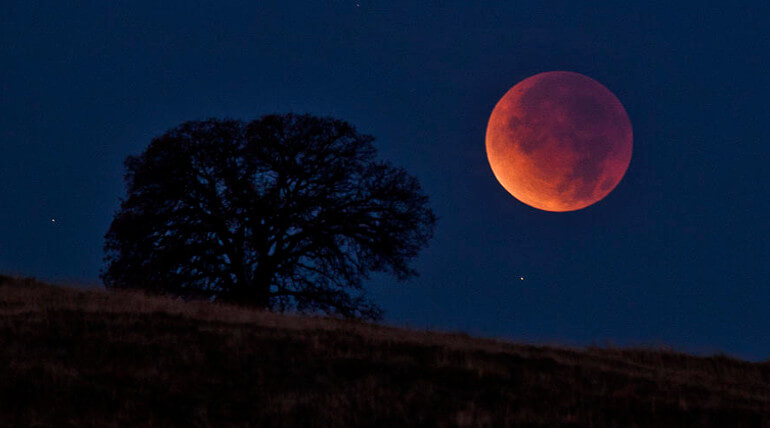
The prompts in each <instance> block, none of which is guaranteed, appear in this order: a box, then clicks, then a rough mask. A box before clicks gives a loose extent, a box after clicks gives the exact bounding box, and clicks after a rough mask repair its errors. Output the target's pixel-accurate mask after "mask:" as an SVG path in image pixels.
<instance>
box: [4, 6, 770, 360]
mask: <svg viewBox="0 0 770 428" xmlns="http://www.w3.org/2000/svg"><path fill="white" fill-rule="evenodd" d="M255 3H258V4H255ZM268 3H269V4H268ZM519 3H522V2H508V1H505V2H503V1H500V2H468V1H461V2H452V1H440V2H412V1H408V2H406V1H405V2H394V1H374V0H361V1H360V2H356V1H343V0H316V1H292V2H286V1H275V2H254V1H238V2H234V1H231V2H226V1H221V0H218V1H195V2H190V1H184V2H176V1H166V2H149V1H132V2H124V1H82V2H64V1H58V0H57V1H30V0H26V1H15V0H11V1H10V2H4V4H3V11H2V13H1V14H0V63H1V64H2V67H0V82H2V89H1V90H0V201H2V202H0V203H2V205H1V206H0V208H1V209H0V271H2V272H5V273H16V274H23V275H30V276H37V277H39V278H45V279H49V280H55V281H60V282H75V283H78V284H81V285H83V286H98V284H99V279H98V275H99V270H100V268H101V267H102V255H103V254H102V245H103V242H104V241H103V235H104V233H105V232H106V230H107V227H108V226H109V224H110V221H111V220H112V215H113V213H114V212H115V210H116V209H117V207H118V203H119V198H120V197H122V196H123V195H124V187H123V181H122V177H123V173H124V169H123V165H122V163H123V160H124V159H125V158H126V156H128V155H135V154H138V153H140V152H141V151H142V150H143V149H144V148H145V147H146V146H147V145H148V144H149V142H150V140H151V138H152V137H153V136H157V135H160V134H161V133H163V132H164V131H166V130H167V129H169V128H172V127H174V126H175V125H177V124H179V123H181V122H184V121H186V120H192V119H204V118H209V117H230V118H237V119H244V120H248V119H253V118H256V117H258V116H261V115H263V114H268V113H284V112H296V113H311V114H316V115H322V116H333V117H337V118H340V119H344V120H347V121H349V122H351V123H352V124H353V125H355V126H356V127H357V129H358V130H359V131H360V132H363V133H367V134H371V135H374V136H375V137H376V138H377V141H376V144H377V147H378V148H379V150H380V156H381V157H382V158H384V159H387V160H390V161H392V162H393V163H394V164H396V165H400V166H403V167H405V168H406V169H407V170H408V171H409V172H411V173H412V174H413V175H415V176H417V177H418V178H419V180H420V181H421V182H422V184H423V188H424V190H425V192H426V193H427V194H428V195H429V196H430V198H431V205H432V206H433V208H434V210H435V212H436V214H437V215H438V216H439V217H440V219H439V222H438V224H437V227H436V235H435V238H434V239H433V241H432V242H431V244H430V246H429V247H428V248H427V249H426V250H424V251H423V252H422V253H421V255H420V257H419V259H418V260H416V262H415V266H416V268H417V269H418V270H419V272H420V273H421V276H420V277H419V278H416V279H413V280H410V281H408V282H406V283H398V282H397V281H395V279H393V278H390V277H385V276H377V277H375V278H374V279H373V280H372V281H371V282H370V283H369V289H370V291H371V294H372V296H373V298H374V300H375V302H378V303H379V304H380V305H381V306H382V307H383V308H384V309H385V310H386V316H385V321H386V322H388V323H391V324H395V325H405V326H411V327H418V328H424V327H428V328H432V329H439V330H452V331H455V330H459V331H466V332H468V333H470V334H474V335H483V336H489V337H498V338H506V339H511V340H519V341H528V342H535V343H563V344H570V345H589V344H597V345H609V344H615V345H670V346H672V347H674V348H675V349H678V350H683V351H689V352H697V353H706V354H710V353H715V352H719V351H723V352H725V353H727V354H730V355H737V356H740V357H743V358H748V359H755V360H760V359H761V360H764V359H767V358H770V279H769V278H770V244H769V243H768V239H770V233H769V232H770V230H769V229H768V218H770V203H769V202H768V196H770V191H769V190H770V189H768V183H770V177H769V175H770V174H768V168H767V165H768V161H770V159H769V158H770V156H769V155H770V148H768V147H769V146H768V141H769V140H770V139H769V138H768V137H770V125H769V123H770V111H769V110H768V105H769V103H768V98H769V97H770V78H769V77H768V65H769V64H770V61H769V60H770V36H768V30H767V26H766V25H767V24H766V19H767V16H768V15H769V12H770V10H768V9H770V8H769V7H768V6H767V5H768V3H767V2H764V1H762V2H760V1H756V2H754V4H753V5H752V4H751V3H745V4H743V5H740V6H739V5H737V4H735V3H718V6H719V7H718V8H717V7H715V8H709V6H707V5H705V4H703V3H701V2H698V3H695V2H692V3H688V2H656V3H659V6H655V7H654V6H651V5H650V3H652V2H640V3H643V5H640V6H636V7H633V6H629V5H627V4H626V2H613V5H610V3H611V2H602V3H603V6H601V7H599V6H586V4H584V2H568V1H562V2H525V4H519ZM615 3H616V4H615ZM551 70H569V71H574V72H578V73H582V74H585V75H587V76H590V77H591V78H593V79H596V80H597V81H599V82H601V83H602V84H603V85H605V86H606V87H607V88H609V89H610V90H611V91H612V92H613V93H614V94H615V95H616V96H617V97H618V99H619V100H620V101H621V102H622V103H623V105H624V106H625V109H626V111H627V113H628V116H629V117H630V119H631V123H632V125H633V130H634V152H633V157H632V160H631V164H630V167H629V169H628V171H627V173H626V175H625V177H624V178H623V180H622V181H621V182H620V184H619V185H618V187H617V188H616V189H615V190H614V191H613V192H612V193H610V195H609V196H608V197H607V198H605V199H604V200H602V201H600V202H598V203H597V204H595V205H592V206H590V207H588V208H585V209H583V210H579V211H574V212H566V213H552V212H545V211H540V210H536V209H534V208H531V207H529V206H527V205H524V204H522V203H521V202H519V201H517V200H516V199H514V198H513V197H512V196H511V195H510V194H509V193H508V192H506V191H505V189H503V187H502V186H501V185H500V184H499V183H498V182H497V181H496V180H495V178H494V176H493V174H492V172H491V170H490V167H489V163H488V161H487V158H486V153H485V147H484V135H485V130H486V125H487V120H488V118H489V115H490V113H491V112H492V109H493V108H494V106H495V103H496V102H497V101H498V99H499V98H500V97H502V96H503V94H505V92H506V91H507V90H508V89H509V88H510V87H511V86H513V85H514V84H516V83H517V82H519V81H521V80H522V79H525V78H526V77H529V76H531V75H533V74H536V73H539V72H544V71H551ZM52 219H55V220H56V221H55V222H52V221H51V220H52ZM520 276H524V277H525V280H524V281H521V280H520V279H519V277H520Z"/></svg>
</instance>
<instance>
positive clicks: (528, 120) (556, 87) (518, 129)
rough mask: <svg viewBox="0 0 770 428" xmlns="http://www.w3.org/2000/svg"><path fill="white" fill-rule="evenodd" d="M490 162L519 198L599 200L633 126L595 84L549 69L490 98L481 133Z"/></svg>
mask: <svg viewBox="0 0 770 428" xmlns="http://www.w3.org/2000/svg"><path fill="white" fill-rule="evenodd" d="M486 149H487V158H488V159H489V165H490V166H491V167H492V172H493V173H494V175H495V177H496V178H497V180H498V181H499V182H500V184H502V186H503V187H504V188H505V190H507V191H508V192H509V193H510V194H511V195H513V196H514V197H515V198H516V199H518V200H519V201H521V202H523V203H525V204H527V205H529V206H532V207H534V208H538V209H541V210H544V211H556V212H563V211H574V210H579V209H581V208H585V207H587V206H589V205H592V204H595V203H596V202H598V201H600V200H602V199H604V197H606V196H607V195H608V194H609V193H610V192H612V190H613V189H614V188H615V187H616V186H617V185H618V183H620V180H621V179H622V178H623V175H625V173H626V170H627V169H628V165H629V163H630V162H631V152H632V149H633V131H632V129H631V121H630V120H629V118H628V114H626V110H625V109H624V108H623V105H622V104H621V103H620V101H619V100H618V99H617V97H615V95H614V94H613V93H612V92H610V90H609V89H607V88H606V87H604V86H603V85H602V84H601V83H599V82H597V81H596V80H593V79H591V78H590V77H588V76H584V75H582V74H579V73H573V72H569V71H549V72H546V73H540V74H536V75H534V76H532V77H529V78H527V79H524V80H522V81H521V82H519V83H517V84H516V85H515V86H514V87H512V88H511V89H510V90H509V91H508V92H507V93H506V94H505V95H504V96H503V97H502V98H501V99H500V101H498V102H497V105H496V106H495V108H494V110H493V111H492V115H491V116H490V117H489V123H488V125H487V134H486Z"/></svg>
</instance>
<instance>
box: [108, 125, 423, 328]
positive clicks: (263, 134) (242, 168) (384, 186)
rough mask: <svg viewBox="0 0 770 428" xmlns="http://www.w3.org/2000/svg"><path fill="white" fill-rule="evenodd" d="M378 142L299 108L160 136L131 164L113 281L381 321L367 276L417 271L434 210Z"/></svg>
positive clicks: (113, 252)
mask: <svg viewBox="0 0 770 428" xmlns="http://www.w3.org/2000/svg"><path fill="white" fill-rule="evenodd" d="M372 141H373V138H372V137H371V136H368V135H361V134H358V133H357V132H356V131H355V129H354V128H353V127H352V126H351V125H349V124H348V123H346V122H344V121H340V120H335V119H330V118H318V117H314V116H309V115H294V114H286V115H269V116H264V117H262V118H260V119H256V120H254V121H252V122H250V123H244V122H241V121H235V120H217V119H212V120H207V121H193V122H187V123H184V124H182V125H180V126H179V127H177V128H175V129H173V130H170V131H168V132H167V133H165V134H164V135H162V136H160V137H158V138H155V139H154V140H153V141H152V143H151V144H150V146H149V147H148V148H147V149H146V150H145V152H144V153H142V154H141V155H140V156H131V157H129V158H128V159H127V160H126V168H127V172H126V176H125V180H126V185H127V193H128V195H127V197H126V199H124V200H122V202H121V206H120V210H119V211H118V212H117V213H116V214H115V217H114V219H113V222H112V224H111V226H110V228H109V231H108V232H107V234H106V236H105V238H106V244H105V252H106V256H105V262H106V268H105V270H104V271H103V272H102V279H103V280H104V283H105V285H106V286H108V287H111V288H138V289H144V290H148V291H151V292H163V293H171V294H175V295H179V296H182V297H185V298H207V299H211V300H219V301H228V302H234V303H238V304H244V305H250V306H257V307H262V308H272V309H279V310H284V309H288V308H296V309H298V310H301V311H305V310H321V311H324V312H327V313H331V314H339V315H342V316H345V317H353V318H371V319H376V318H378V317H379V316H380V309H379V308H377V306H376V305H374V304H372V303H371V302H370V301H368V299H366V298H365V296H364V293H363V291H362V282H363V280H365V279H367V278H368V276H369V274H370V273H372V272H389V273H392V274H395V276H396V277H397V278H399V279H406V278H408V277H410V276H412V275H415V274H416V272H415V271H414V270H413V269H412V268H411V267H410V266H409V262H410V260H411V259H412V258H414V257H415V256H416V255H417V253H418V251H419V250H420V249H421V248H422V247H424V246H425V245H426V244H427V242H428V240H429V239H430V237H431V236H432V233H433V227H434V224H435V221H436V218H435V216H434V214H433V212H432V211H431V209H430V208H429V207H428V198H427V196H425V195H424V194H423V192H422V190H421V188H420V185H419V183H418V181H417V180H416V179H415V178H414V177H412V176H410V175H409V174H407V173H406V172H405V171H404V170H403V169H401V168H396V167H393V166H391V165H390V164H388V163H386V162H382V161H378V160H376V159H375V154H376V153H375V149H374V146H373V145H372Z"/></svg>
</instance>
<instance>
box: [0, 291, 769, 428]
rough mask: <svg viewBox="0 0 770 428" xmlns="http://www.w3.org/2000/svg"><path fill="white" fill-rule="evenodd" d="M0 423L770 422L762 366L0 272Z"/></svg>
mask: <svg viewBox="0 0 770 428" xmlns="http://www.w3.org/2000/svg"><path fill="white" fill-rule="evenodd" d="M0 424H3V425H5V426H70V425H71V426H100V427H107V426H394V427H395V426H506V425H507V426H618V427H634V426H658V427H675V426H719V427H738V426H770V364H768V363H749V362H744V361H739V360H735V359H730V358H727V357H723V356H718V357H710V358H701V357H694V356H689V355H685V354H681V353H674V352H670V351H664V350H648V349H600V348H588V349H568V348H557V347H545V346H531V345H517V344H513V343H506V342H500V341H493V340H486V339H475V338H471V337H468V336H467V335H462V334H445V333H432V332H422V331H412V330H402V329H396V328H391V327H385V326H380V325H375V324H366V323H359V322H350V321H341V320H335V319H328V318H318V317H301V316H289V315H278V314H271V313H265V312H258V311H250V310H246V309H241V308H236V307H229V306H221V305H214V304H210V303H205V302H180V301H175V300H173V299H167V298H160V297H148V296H143V295H139V294H132V293H110V292H105V291H79V290H75V289H70V288H65V287H55V286H50V285H46V284H41V283H38V282H36V281H34V280H32V279H23V278H10V277H3V276H0Z"/></svg>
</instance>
